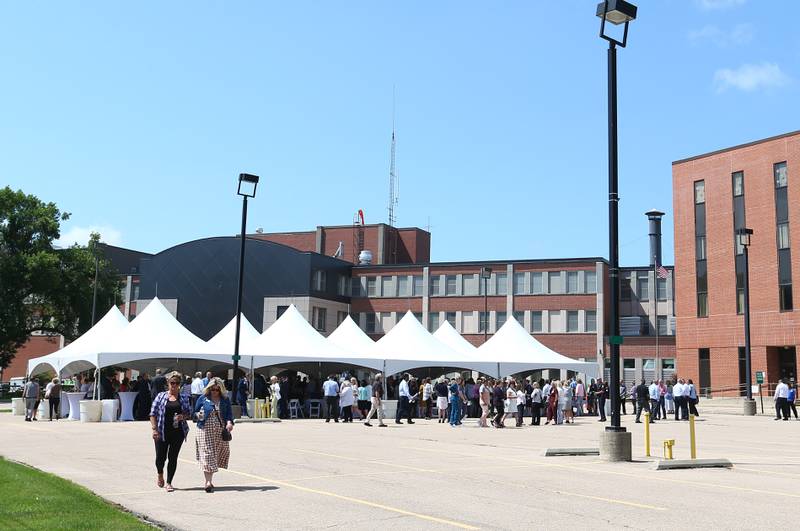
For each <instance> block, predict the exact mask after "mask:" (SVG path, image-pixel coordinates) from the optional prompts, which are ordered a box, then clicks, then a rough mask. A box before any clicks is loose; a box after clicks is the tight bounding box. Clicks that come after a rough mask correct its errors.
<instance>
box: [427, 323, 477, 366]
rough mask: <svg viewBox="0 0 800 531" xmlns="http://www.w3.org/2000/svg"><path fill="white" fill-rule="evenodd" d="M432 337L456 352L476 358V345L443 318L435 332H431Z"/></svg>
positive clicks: (468, 357) (469, 357)
mask: <svg viewBox="0 0 800 531" xmlns="http://www.w3.org/2000/svg"><path fill="white" fill-rule="evenodd" d="M433 337H435V338H436V339H438V340H439V341H441V342H442V343H444V344H445V345H447V346H448V347H450V348H451V349H453V350H455V351H456V352H460V353H461V354H463V355H464V356H466V357H467V359H474V360H476V359H478V358H477V351H478V349H477V347H476V346H475V345H473V344H472V343H470V342H469V341H467V340H466V339H464V336H462V335H461V334H459V333H458V332H457V331H456V329H455V328H453V325H451V324H450V322H449V321H447V320H445V321H444V322H443V323H442V324H441V325H440V326H439V329H438V330H436V332H434V333H433Z"/></svg>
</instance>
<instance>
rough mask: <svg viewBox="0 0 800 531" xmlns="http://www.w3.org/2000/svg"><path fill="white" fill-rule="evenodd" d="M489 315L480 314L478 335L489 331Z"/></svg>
mask: <svg viewBox="0 0 800 531" xmlns="http://www.w3.org/2000/svg"><path fill="white" fill-rule="evenodd" d="M488 322H489V314H488V313H486V312H478V333H481V334H482V333H483V332H485V331H486V330H488V329H489V326H488Z"/></svg>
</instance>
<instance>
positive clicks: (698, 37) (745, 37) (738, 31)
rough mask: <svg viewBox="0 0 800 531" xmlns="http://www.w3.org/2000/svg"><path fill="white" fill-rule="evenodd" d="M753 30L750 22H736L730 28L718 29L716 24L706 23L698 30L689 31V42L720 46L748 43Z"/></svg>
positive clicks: (753, 32) (751, 37)
mask: <svg viewBox="0 0 800 531" xmlns="http://www.w3.org/2000/svg"><path fill="white" fill-rule="evenodd" d="M754 35H755V31H754V29H753V26H752V24H737V25H736V26H734V27H733V28H731V29H730V30H728V31H726V30H723V29H720V28H719V27H718V26H714V25H707V26H704V27H703V28H701V29H699V30H694V31H690V32H689V35H688V38H689V42H691V43H692V44H695V45H699V44H702V43H704V42H710V43H712V44H714V45H715V46H718V47H720V48H727V47H729V46H739V45H742V44H748V43H750V42H751V41H752V40H753V36H754Z"/></svg>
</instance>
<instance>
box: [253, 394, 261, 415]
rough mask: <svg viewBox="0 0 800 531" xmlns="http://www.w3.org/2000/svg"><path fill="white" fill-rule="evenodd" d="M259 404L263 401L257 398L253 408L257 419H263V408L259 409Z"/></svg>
mask: <svg viewBox="0 0 800 531" xmlns="http://www.w3.org/2000/svg"><path fill="white" fill-rule="evenodd" d="M259 402H261V401H260V400H259V399H258V398H256V403H255V406H254V407H253V409H255V411H254V412H253V415H255V418H259V417H261V408H260V407H259Z"/></svg>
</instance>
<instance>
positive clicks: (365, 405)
mask: <svg viewBox="0 0 800 531" xmlns="http://www.w3.org/2000/svg"><path fill="white" fill-rule="evenodd" d="M369 395H370V389H369V387H368V386H367V381H366V380H361V385H359V386H358V412H359V413H360V414H361V418H362V419H366V418H367V413H368V412H369V409H370V406H369V399H370V396H369Z"/></svg>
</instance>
